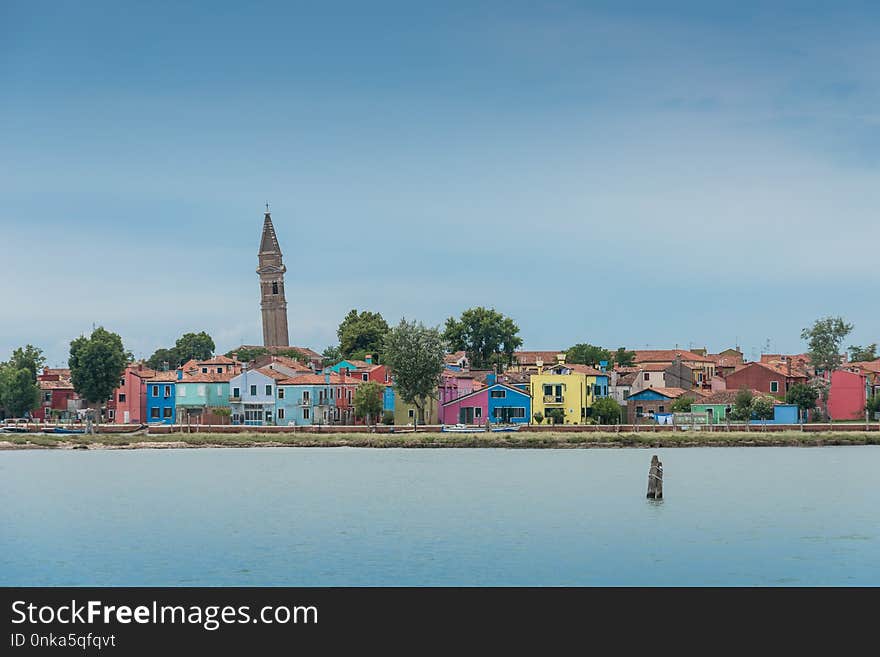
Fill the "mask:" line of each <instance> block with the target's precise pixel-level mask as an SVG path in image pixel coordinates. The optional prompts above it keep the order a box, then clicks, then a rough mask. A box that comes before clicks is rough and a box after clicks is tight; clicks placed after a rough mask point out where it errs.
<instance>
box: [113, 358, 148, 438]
mask: <svg viewBox="0 0 880 657" xmlns="http://www.w3.org/2000/svg"><path fill="white" fill-rule="evenodd" d="M155 375H156V372H155V371H154V370H151V369H150V368H148V367H146V366H144V364H143V363H135V364H132V365H129V366H128V367H126V368H125V371H124V372H123V373H122V379H121V380H120V382H119V387H118V388H117V389H116V390H115V391H114V393H113V398H114V400H115V402H116V407H115V413H114V418H113V421H114V422H115V423H116V424H146V423H147V383H146V382H147V380H148V379H150V378H152V377H153V376H155Z"/></svg>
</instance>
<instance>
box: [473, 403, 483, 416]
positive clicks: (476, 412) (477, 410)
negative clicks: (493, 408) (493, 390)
mask: <svg viewBox="0 0 880 657" xmlns="http://www.w3.org/2000/svg"><path fill="white" fill-rule="evenodd" d="M474 417H483V409H482V408H481V407H479V406H475V407H474Z"/></svg>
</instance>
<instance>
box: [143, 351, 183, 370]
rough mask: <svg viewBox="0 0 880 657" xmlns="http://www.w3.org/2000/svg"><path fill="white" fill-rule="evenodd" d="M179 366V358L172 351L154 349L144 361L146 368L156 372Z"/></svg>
mask: <svg viewBox="0 0 880 657" xmlns="http://www.w3.org/2000/svg"><path fill="white" fill-rule="evenodd" d="M178 365H180V357H179V356H178V355H177V352H176V351H175V350H174V349H156V351H154V352H153V355H152V356H150V357H149V358H148V359H147V361H146V366H147V367H149V368H150V369H153V370H157V371H160V372H161V371H164V370H166V369H174V368H175V367H177V366H178Z"/></svg>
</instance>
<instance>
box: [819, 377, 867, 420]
mask: <svg viewBox="0 0 880 657" xmlns="http://www.w3.org/2000/svg"><path fill="white" fill-rule="evenodd" d="M867 390H868V380H867V377H866V376H865V375H864V374H857V373H856V372H845V371H843V370H835V371H834V372H832V373H831V387H830V388H829V390H828V416H829V417H830V418H831V419H832V420H864V419H865V404H866V403H867Z"/></svg>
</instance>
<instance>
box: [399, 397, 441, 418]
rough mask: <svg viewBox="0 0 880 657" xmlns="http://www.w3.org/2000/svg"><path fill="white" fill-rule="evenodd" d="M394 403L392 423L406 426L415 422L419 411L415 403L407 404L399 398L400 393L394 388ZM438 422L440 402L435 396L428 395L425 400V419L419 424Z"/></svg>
mask: <svg viewBox="0 0 880 657" xmlns="http://www.w3.org/2000/svg"><path fill="white" fill-rule="evenodd" d="M394 394H395V403H394V424H395V425H397V426H407V425H409V424H413V423H415V421H416V420H417V419H418V417H419V411H418V409H417V408H416V406H415V404H409V403H407V402H405V401H403V400H402V399H401V398H400V393H399V392H397V391H396V390H395V391H394ZM439 423H440V404H439V403H438V401H437V398H436V397H428V399H427V400H426V401H425V419H424V422H422V421H419V424H439Z"/></svg>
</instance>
